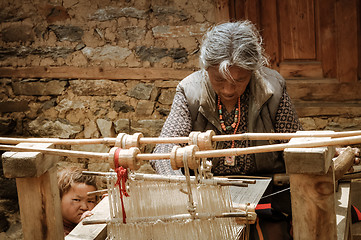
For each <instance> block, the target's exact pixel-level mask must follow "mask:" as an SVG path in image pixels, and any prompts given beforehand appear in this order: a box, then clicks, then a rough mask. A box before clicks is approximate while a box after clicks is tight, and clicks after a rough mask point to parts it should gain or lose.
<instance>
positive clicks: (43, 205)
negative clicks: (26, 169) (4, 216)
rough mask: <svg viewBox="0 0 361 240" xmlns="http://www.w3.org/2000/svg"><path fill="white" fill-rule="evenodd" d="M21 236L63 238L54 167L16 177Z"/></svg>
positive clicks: (47, 238)
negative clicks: (28, 176)
mask: <svg viewBox="0 0 361 240" xmlns="http://www.w3.org/2000/svg"><path fill="white" fill-rule="evenodd" d="M16 186H17V190H18V197H19V206H20V216H21V225H22V229H23V234H24V239H44V240H45V239H46V240H52V239H59V240H60V239H64V229H63V218H62V215H61V206H60V195H59V189H58V185H57V175H56V167H54V168H52V169H50V170H49V171H47V172H46V173H45V174H43V175H42V176H40V177H33V178H16Z"/></svg>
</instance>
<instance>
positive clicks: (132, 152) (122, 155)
mask: <svg viewBox="0 0 361 240" xmlns="http://www.w3.org/2000/svg"><path fill="white" fill-rule="evenodd" d="M139 153H140V150H139V148H137V147H131V148H129V149H121V148H117V147H113V148H111V149H110V151H109V157H108V162H109V164H110V167H111V168H113V169H114V168H115V164H114V159H115V158H116V156H117V157H118V164H119V166H122V167H123V168H129V169H130V170H138V169H139V168H140V165H141V163H140V161H139V160H138V159H137V155H138V154H139Z"/></svg>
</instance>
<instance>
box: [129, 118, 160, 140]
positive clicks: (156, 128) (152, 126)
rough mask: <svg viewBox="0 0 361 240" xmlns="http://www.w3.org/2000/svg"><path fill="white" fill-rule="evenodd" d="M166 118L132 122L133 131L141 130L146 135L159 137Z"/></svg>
mask: <svg viewBox="0 0 361 240" xmlns="http://www.w3.org/2000/svg"><path fill="white" fill-rule="evenodd" d="M163 124H164V120H161V119H144V120H138V121H132V122H131V131H132V133H136V132H141V133H143V135H144V136H149V137H158V136H159V135H160V131H161V130H162V127H163Z"/></svg>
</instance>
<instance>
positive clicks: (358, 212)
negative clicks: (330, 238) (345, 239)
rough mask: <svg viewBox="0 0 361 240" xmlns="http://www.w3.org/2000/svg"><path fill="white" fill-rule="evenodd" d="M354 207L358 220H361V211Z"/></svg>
mask: <svg viewBox="0 0 361 240" xmlns="http://www.w3.org/2000/svg"><path fill="white" fill-rule="evenodd" d="M352 207H353V209H354V210H355V212H356V214H357V220H359V221H360V220H361V212H360V210H358V209H357V208H356V207H355V206H353V205H352Z"/></svg>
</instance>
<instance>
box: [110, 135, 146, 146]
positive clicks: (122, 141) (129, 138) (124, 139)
mask: <svg viewBox="0 0 361 240" xmlns="http://www.w3.org/2000/svg"><path fill="white" fill-rule="evenodd" d="M142 137H143V134H142V133H134V134H133V135H129V134H126V133H119V134H118V136H117V138H116V139H115V144H114V147H120V148H124V149H129V148H131V147H137V148H140V138H142Z"/></svg>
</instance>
